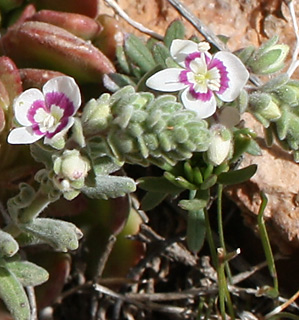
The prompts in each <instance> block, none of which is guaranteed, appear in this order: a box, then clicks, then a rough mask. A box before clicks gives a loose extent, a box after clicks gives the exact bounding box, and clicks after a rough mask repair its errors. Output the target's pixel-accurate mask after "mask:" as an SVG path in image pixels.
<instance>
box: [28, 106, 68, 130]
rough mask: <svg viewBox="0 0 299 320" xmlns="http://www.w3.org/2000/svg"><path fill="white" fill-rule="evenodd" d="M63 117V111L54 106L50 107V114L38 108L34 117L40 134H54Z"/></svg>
mask: <svg viewBox="0 0 299 320" xmlns="http://www.w3.org/2000/svg"><path fill="white" fill-rule="evenodd" d="M62 117H63V110H62V109H61V108H60V107H59V106H56V105H52V106H51V108H50V113H49V112H47V111H46V110H45V109H43V108H39V109H38V110H37V111H36V114H35V116H34V120H35V122H36V123H37V124H38V125H39V130H40V131H41V132H42V133H45V132H54V131H55V130H56V128H57V126H58V125H59V123H60V120H61V118H62Z"/></svg>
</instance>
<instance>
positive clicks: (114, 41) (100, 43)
mask: <svg viewBox="0 0 299 320" xmlns="http://www.w3.org/2000/svg"><path fill="white" fill-rule="evenodd" d="M97 21H98V22H99V23H100V24H101V25H102V27H103V30H102V32H101V33H99V35H98V36H97V37H96V38H95V39H94V40H93V44H94V45H95V46H96V47H97V48H99V49H100V50H101V51H102V52H103V53H104V54H105V55H106V56H107V57H108V58H109V59H110V60H114V59H115V53H116V47H117V46H118V45H122V43H123V34H122V32H121V30H120V27H119V25H118V22H117V21H116V20H115V19H114V18H113V17H111V16H109V15H107V14H102V15H99V17H98V18H97Z"/></svg>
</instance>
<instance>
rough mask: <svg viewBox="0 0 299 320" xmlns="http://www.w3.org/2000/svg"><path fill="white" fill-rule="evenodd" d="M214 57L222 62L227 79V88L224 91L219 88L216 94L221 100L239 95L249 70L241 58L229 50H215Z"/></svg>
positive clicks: (247, 77) (231, 98) (227, 100)
mask: <svg viewBox="0 0 299 320" xmlns="http://www.w3.org/2000/svg"><path fill="white" fill-rule="evenodd" d="M214 59H215V60H219V61H221V62H222V63H223V65H224V66H225V68H226V71H227V76H228V79H229V81H228V87H227V89H226V90H224V91H221V90H219V92H217V95H218V97H219V98H220V99H221V100H222V101H225V102H230V101H233V100H235V99H236V98H237V97H238V96H239V94H240V91H241V90H242V88H243V87H244V86H245V84H246V82H247V81H248V79H249V72H248V71H247V69H246V68H245V66H244V65H243V63H242V62H241V60H240V59H239V58H238V57H236V56H235V55H233V54H232V53H230V52H224V51H220V52H217V53H216V54H215V55H214ZM214 59H213V60H214ZM224 82H225V81H224Z"/></svg>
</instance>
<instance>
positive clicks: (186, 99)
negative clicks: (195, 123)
mask: <svg viewBox="0 0 299 320" xmlns="http://www.w3.org/2000/svg"><path fill="white" fill-rule="evenodd" d="M181 100H182V103H183V105H184V107H185V108H186V109H188V110H192V111H195V112H196V113H197V115H198V116H199V118H201V119H205V118H208V117H210V116H211V115H212V114H214V113H215V111H216V106H217V103H216V99H215V96H214V95H213V94H212V95H211V96H210V100H207V101H202V100H199V99H196V98H194V97H193V95H192V94H191V93H190V91H189V88H187V89H185V90H184V91H183V92H182V94H181Z"/></svg>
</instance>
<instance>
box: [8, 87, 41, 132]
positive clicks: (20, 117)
mask: <svg viewBox="0 0 299 320" xmlns="http://www.w3.org/2000/svg"><path fill="white" fill-rule="evenodd" d="M39 100H44V96H43V94H42V92H41V91H40V90H38V89H29V90H26V91H24V92H23V93H22V94H21V95H20V96H19V97H18V98H16V99H15V101H14V104H13V106H14V113H15V117H16V120H17V121H18V123H19V124H21V125H22V126H30V125H31V124H32V122H31V120H30V119H29V118H28V112H29V110H30V109H31V108H32V104H33V102H34V101H39Z"/></svg>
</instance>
